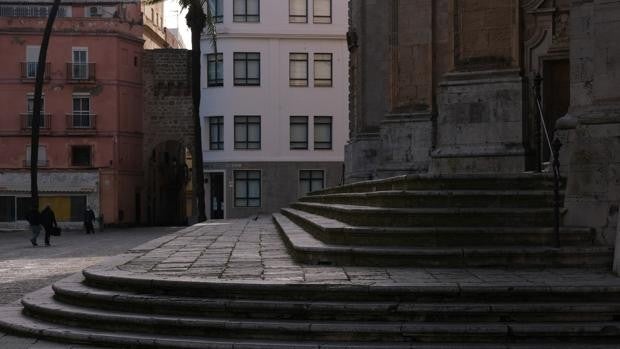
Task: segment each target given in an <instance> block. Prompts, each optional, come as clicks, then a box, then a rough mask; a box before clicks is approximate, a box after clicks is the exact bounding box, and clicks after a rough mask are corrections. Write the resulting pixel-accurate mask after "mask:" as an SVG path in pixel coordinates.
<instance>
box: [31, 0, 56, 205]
mask: <svg viewBox="0 0 620 349" xmlns="http://www.w3.org/2000/svg"><path fill="white" fill-rule="evenodd" d="M59 7H60V0H54V4H53V5H52V8H51V10H50V14H49V17H48V18H47V24H46V25H45V31H44V32H43V41H42V42H41V48H40V50H39V61H38V63H37V75H36V80H35V84H34V101H33V106H32V122H31V125H32V134H31V139H30V197H31V200H32V201H31V206H32V208H34V209H36V210H39V186H38V181H37V175H38V162H39V128H40V126H41V125H40V121H41V104H42V101H41V96H42V94H43V79H44V77H45V61H46V60H47V47H48V45H49V41H50V36H51V35H52V26H53V25H54V21H55V20H56V15H57V14H58V8H59Z"/></svg>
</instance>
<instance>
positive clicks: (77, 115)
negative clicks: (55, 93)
mask: <svg viewBox="0 0 620 349" xmlns="http://www.w3.org/2000/svg"><path fill="white" fill-rule="evenodd" d="M76 99H88V110H81V109H80V110H76V109H75V100H76ZM80 105H81V102H80ZM92 106H93V104H92V96H91V95H90V94H88V93H74V94H73V95H71V127H72V128H86V129H88V128H92V127H93V126H94V125H93V119H92V109H93V108H92ZM84 117H86V119H87V120H88V125H86V126H85V123H84ZM76 120H79V122H78V123H77V124H78V125H76V122H75V121H76Z"/></svg>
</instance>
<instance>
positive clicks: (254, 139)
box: [235, 115, 261, 150]
mask: <svg viewBox="0 0 620 349" xmlns="http://www.w3.org/2000/svg"><path fill="white" fill-rule="evenodd" d="M260 148H261V130H260V116H245V115H244V116H235V149H241V150H244V149H252V150H256V149H260Z"/></svg>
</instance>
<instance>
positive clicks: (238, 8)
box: [233, 0, 260, 23]
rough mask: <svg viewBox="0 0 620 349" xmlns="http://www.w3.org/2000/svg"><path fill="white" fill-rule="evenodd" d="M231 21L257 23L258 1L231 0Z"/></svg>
mask: <svg viewBox="0 0 620 349" xmlns="http://www.w3.org/2000/svg"><path fill="white" fill-rule="evenodd" d="M233 21H235V22H254V23H256V22H259V21H260V1H259V0H233Z"/></svg>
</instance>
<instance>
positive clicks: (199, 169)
mask: <svg viewBox="0 0 620 349" xmlns="http://www.w3.org/2000/svg"><path fill="white" fill-rule="evenodd" d="M187 15H188V19H189V22H190V23H189V25H190V29H191V32H192V53H191V54H192V117H193V119H194V156H193V159H194V164H193V168H194V180H195V182H194V192H195V194H196V201H197V203H198V217H197V219H198V222H204V221H206V220H207V217H206V212H205V211H206V206H205V188H204V182H205V181H204V170H203V169H204V164H203V159H202V129H201V125H200V92H201V89H200V76H201V75H200V70H201V69H200V58H201V52H200V35H201V34H202V30H203V29H204V27H205V25H206V16H205V14H204V11H203V9H202V5H201V4H200V1H199V0H193V1H192V3H191V5H190V7H189V12H188V14H187Z"/></svg>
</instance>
